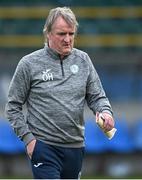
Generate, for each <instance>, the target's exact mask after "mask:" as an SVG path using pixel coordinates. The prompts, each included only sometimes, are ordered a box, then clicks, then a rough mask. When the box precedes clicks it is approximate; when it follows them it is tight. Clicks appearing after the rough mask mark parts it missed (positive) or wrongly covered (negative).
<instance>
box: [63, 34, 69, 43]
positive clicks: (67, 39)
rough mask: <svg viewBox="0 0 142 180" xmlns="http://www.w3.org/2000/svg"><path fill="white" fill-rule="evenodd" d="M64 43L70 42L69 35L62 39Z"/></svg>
mask: <svg viewBox="0 0 142 180" xmlns="http://www.w3.org/2000/svg"><path fill="white" fill-rule="evenodd" d="M64 41H65V42H67V43H68V42H70V36H69V34H66V36H65V38H64Z"/></svg>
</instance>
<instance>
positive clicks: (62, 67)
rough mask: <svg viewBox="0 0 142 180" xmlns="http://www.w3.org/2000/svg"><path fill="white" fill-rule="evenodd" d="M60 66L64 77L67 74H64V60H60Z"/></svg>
mask: <svg viewBox="0 0 142 180" xmlns="http://www.w3.org/2000/svg"><path fill="white" fill-rule="evenodd" d="M60 64H61V71H62V76H63V77H64V76H65V73H64V66H63V60H62V59H60Z"/></svg>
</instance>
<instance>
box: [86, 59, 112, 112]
mask: <svg viewBox="0 0 142 180" xmlns="http://www.w3.org/2000/svg"><path fill="white" fill-rule="evenodd" d="M87 61H88V64H89V76H88V80H87V88H86V101H87V104H88V106H89V108H90V109H91V110H92V111H93V113H94V114H96V112H104V111H105V112H108V113H110V114H111V115H112V114H113V112H112V108H111V105H110V102H109V100H108V98H107V97H106V93H105V91H104V89H103V86H102V83H101V81H100V78H99V76H98V73H97V72H96V69H95V68H94V66H93V64H92V62H91V59H90V58H89V56H88V59H87Z"/></svg>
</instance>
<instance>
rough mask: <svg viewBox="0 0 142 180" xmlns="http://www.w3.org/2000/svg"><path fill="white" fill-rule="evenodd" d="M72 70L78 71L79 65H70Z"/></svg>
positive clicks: (73, 71)
mask: <svg viewBox="0 0 142 180" xmlns="http://www.w3.org/2000/svg"><path fill="white" fill-rule="evenodd" d="M70 70H71V72H72V73H73V74H76V73H78V70H79V67H78V66H77V65H76V64H73V65H72V66H70Z"/></svg>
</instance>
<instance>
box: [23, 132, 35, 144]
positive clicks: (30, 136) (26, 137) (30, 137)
mask: <svg viewBox="0 0 142 180" xmlns="http://www.w3.org/2000/svg"><path fill="white" fill-rule="evenodd" d="M34 139H36V138H35V137H34V135H33V134H32V133H28V134H26V135H24V137H23V142H24V143H25V145H27V144H29V142H31V141H32V140H34Z"/></svg>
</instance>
